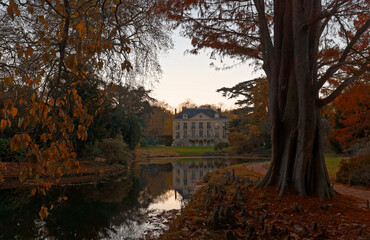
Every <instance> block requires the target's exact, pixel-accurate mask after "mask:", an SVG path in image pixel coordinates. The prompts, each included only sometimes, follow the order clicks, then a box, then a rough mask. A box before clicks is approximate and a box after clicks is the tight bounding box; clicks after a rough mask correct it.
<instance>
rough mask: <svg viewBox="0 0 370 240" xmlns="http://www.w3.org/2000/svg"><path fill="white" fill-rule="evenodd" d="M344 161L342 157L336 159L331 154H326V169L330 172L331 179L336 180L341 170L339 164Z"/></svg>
mask: <svg viewBox="0 0 370 240" xmlns="http://www.w3.org/2000/svg"><path fill="white" fill-rule="evenodd" d="M342 159H343V158H342V157H335V156H334V155H333V154H331V153H327V154H325V163H326V169H327V170H328V174H329V177H330V178H335V174H336V173H337V172H338V170H339V163H340V161H341V160H342Z"/></svg>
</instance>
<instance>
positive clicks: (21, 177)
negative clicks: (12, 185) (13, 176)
mask: <svg viewBox="0 0 370 240" xmlns="http://www.w3.org/2000/svg"><path fill="white" fill-rule="evenodd" d="M27 176H28V171H27V168H23V169H22V171H21V173H20V175H19V181H21V182H23V181H24V180H25V179H26V178H27Z"/></svg>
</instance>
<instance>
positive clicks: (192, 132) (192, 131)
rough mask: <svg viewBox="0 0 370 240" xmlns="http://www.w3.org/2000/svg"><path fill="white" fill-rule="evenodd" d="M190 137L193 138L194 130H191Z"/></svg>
mask: <svg viewBox="0 0 370 240" xmlns="http://www.w3.org/2000/svg"><path fill="white" fill-rule="evenodd" d="M191 137H192V138H195V130H191Z"/></svg>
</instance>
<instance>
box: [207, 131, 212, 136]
mask: <svg viewBox="0 0 370 240" xmlns="http://www.w3.org/2000/svg"><path fill="white" fill-rule="evenodd" d="M210 137H211V130H207V138H210Z"/></svg>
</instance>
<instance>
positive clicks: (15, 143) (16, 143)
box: [10, 134, 22, 152]
mask: <svg viewBox="0 0 370 240" xmlns="http://www.w3.org/2000/svg"><path fill="white" fill-rule="evenodd" d="M21 147H22V140H21V137H20V136H19V135H18V134H15V135H14V137H13V139H12V141H11V142H10V149H11V150H12V151H13V152H14V151H17V150H18V149H20V148H21Z"/></svg>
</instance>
